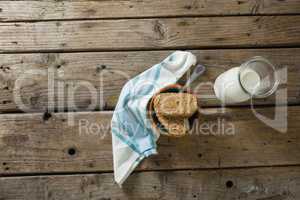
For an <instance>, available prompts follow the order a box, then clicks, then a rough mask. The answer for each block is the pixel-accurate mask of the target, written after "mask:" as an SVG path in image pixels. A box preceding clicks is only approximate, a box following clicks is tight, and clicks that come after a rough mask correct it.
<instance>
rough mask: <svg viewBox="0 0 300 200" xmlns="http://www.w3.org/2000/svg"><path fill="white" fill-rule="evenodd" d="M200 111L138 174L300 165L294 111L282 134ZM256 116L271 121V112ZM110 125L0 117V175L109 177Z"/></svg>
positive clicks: (235, 114)
mask: <svg viewBox="0 0 300 200" xmlns="http://www.w3.org/2000/svg"><path fill="white" fill-rule="evenodd" d="M204 111H205V112H206V114H205V115H204V116H203V115H201V116H200V117H199V118H198V120H196V121H195V124H194V128H193V131H192V132H191V134H189V135H188V136H186V137H184V138H180V139H177V138H167V137H161V138H160V139H159V141H158V147H159V148H158V152H159V155H157V156H153V157H151V158H149V159H147V160H145V162H143V163H142V164H141V165H140V167H139V170H158V169H160V170H165V169H169V170H174V169H196V168H223V167H247V166H277V165H299V164H300V156H299V155H300V149H299V148H298V145H299V142H300V136H299V134H298V133H299V130H300V124H299V120H300V108H299V107H297V106H292V107H289V109H288V130H287V133H280V132H278V131H277V130H275V129H273V128H270V127H268V126H266V125H265V124H264V123H263V122H261V121H260V120H258V119H257V118H256V117H255V116H254V115H253V113H252V111H251V110H249V109H246V108H231V109H227V110H226V112H225V113H223V114H221V113H220V110H218V109H212V108H210V109H205V110H204ZM257 111H258V112H259V113H261V114H263V115H264V116H267V117H272V115H273V114H272V113H273V108H271V107H270V108H263V109H262V108H261V109H257ZM213 112H219V114H213ZM280 114H281V115H282V116H283V115H284V113H280ZM110 120H111V112H79V113H57V114H54V113H52V114H44V115H43V114H7V115H0V150H1V151H0V173H1V174H20V173H21V174H23V173H53V172H95V171H97V172H103V171H104V172H107V171H111V170H112V163H113V162H112V150H111V135H110ZM203 124H204V125H203ZM283 125H284V122H282V121H281V122H276V123H275V126H277V128H284V127H283ZM273 126H274V124H273Z"/></svg>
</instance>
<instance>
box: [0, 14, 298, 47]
mask: <svg viewBox="0 0 300 200" xmlns="http://www.w3.org/2000/svg"><path fill="white" fill-rule="evenodd" d="M299 38H300V15H295V16H252V17H251V16H239V17H205V18H197V17H195V18H164V19H163V18H158V19H120V20H83V21H57V22H55V21H48V22H34V23H29V22H27V23H22V22H20V23H1V24H0V52H1V53H9V52H10V53H12V52H50V51H52V52H53V51H92V50H93V51H95V50H98V51H112V50H114V51H115V50H150V49H188V48H239V47H244V48H245V47H278V46H281V47H288V46H293V47H297V46H299V45H300V39H299Z"/></svg>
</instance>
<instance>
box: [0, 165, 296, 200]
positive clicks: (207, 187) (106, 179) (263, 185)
mask: <svg viewBox="0 0 300 200" xmlns="http://www.w3.org/2000/svg"><path fill="white" fill-rule="evenodd" d="M299 177H300V168H299V167H284V168H282V167H279V168H254V169H234V170H207V171H176V172H172V171H168V172H143V173H135V174H133V175H131V176H130V177H129V179H128V181H127V182H126V183H125V184H124V185H123V188H119V187H118V186H117V185H116V184H115V183H114V181H113V175H112V174H110V173H109V174H87V175H69V176H64V175H61V176H35V177H34V176H28V177H11V178H0V198H2V199H6V200H10V199H14V200H18V199H20V200H21V199H22V200H23V199H30V200H35V199H37V200H40V199H62V200H64V199H74V200H75V199H78V200H81V199H91V200H96V199H111V200H116V199H138V200H140V199H159V200H164V199H165V200H168V199H174V200H176V199H205V200H215V199H219V198H221V199H223V200H231V199H245V200H254V199H262V200H265V199H266V200H267V199H268V200H279V199H280V200H281V199H299V198H300V178H299Z"/></svg>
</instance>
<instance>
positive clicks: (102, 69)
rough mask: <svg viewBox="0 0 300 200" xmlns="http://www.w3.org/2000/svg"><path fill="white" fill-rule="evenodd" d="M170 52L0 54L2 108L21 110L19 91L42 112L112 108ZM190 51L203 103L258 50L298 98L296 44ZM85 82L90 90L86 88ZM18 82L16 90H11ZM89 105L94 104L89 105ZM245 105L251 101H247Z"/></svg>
mask: <svg viewBox="0 0 300 200" xmlns="http://www.w3.org/2000/svg"><path fill="white" fill-rule="evenodd" d="M172 52H173V51H136V52H99V53H57V54H7V55H1V54H0V66H1V67H0V93H1V95H0V112H20V105H19V104H18V105H17V104H16V97H19V95H20V98H21V99H22V102H23V103H24V104H25V105H26V106H27V107H29V108H30V109H31V110H29V111H30V112H44V111H45V110H46V109H47V108H48V109H50V110H57V111H68V110H69V111H73V110H81V111H84V110H94V109H96V110H99V109H100V110H108V109H110V110H112V109H113V108H114V106H115V105H116V102H117V100H118V96H119V93H120V91H121V89H122V87H123V85H124V84H125V83H126V82H127V81H128V79H130V78H132V77H134V76H136V75H138V74H139V73H141V72H143V71H145V70H146V69H148V68H149V67H151V66H152V65H154V64H156V63H159V62H161V61H162V60H163V59H164V58H165V57H166V56H168V55H169V54H171V53H172ZM191 52H192V53H194V54H195V55H196V56H197V59H198V62H199V63H201V64H203V65H205V66H206V67H207V72H206V73H205V74H204V75H203V76H202V77H201V78H199V80H198V82H197V83H196V84H194V85H193V87H192V88H193V89H194V92H195V93H196V94H198V95H199V103H200V105H201V106H219V105H220V103H219V102H218V100H217V99H216V97H215V95H214V91H213V87H212V85H213V83H214V80H215V79H216V77H217V76H218V75H219V74H221V73H223V72H224V71H226V70H227V69H230V68H231V67H235V66H239V65H240V64H241V63H243V62H245V61H246V60H248V59H249V58H251V57H253V56H257V55H260V56H263V57H266V58H267V59H269V60H270V61H271V62H272V63H274V65H275V66H276V67H277V68H279V69H280V68H286V69H287V81H286V83H285V81H283V83H284V84H283V85H282V87H281V88H287V103H289V104H290V105H292V104H299V102H300V99H299V91H300V83H299V80H298V79H299V75H300V71H299V70H300V68H299V63H300V49H299V48H284V49H232V50H193V51H191ZM48 70H50V71H48ZM53 71H54V73H53ZM50 73H53V74H54V79H55V81H54V82H55V91H54V92H53V93H54V99H51V98H48V97H49V94H53V93H51V88H50V89H49V87H48V75H49V74H50ZM282 80H284V79H283V78H282ZM83 83H85V84H83ZM87 83H88V85H89V86H91V88H93V90H90V91H89V90H88V89H87V86H86V85H87ZM200 83H201V85H200ZM19 86H20V88H21V89H20V92H19V93H18V94H19V95H14V91H16V88H17V87H19ZM198 86H199V87H198ZM101 92H102V93H101ZM274 98H275V96H274V95H273V96H271V97H269V98H266V99H261V100H255V101H254V103H255V104H256V105H258V104H259V105H274V103H275V99H274ZM285 100H286V99H285V98H282V97H280V98H279V99H277V103H285ZM92 104H95V105H96V106H94V107H93V106H90V105H92ZM243 105H249V102H246V103H244V104H243ZM88 106H90V108H88ZM25 111H28V110H25Z"/></svg>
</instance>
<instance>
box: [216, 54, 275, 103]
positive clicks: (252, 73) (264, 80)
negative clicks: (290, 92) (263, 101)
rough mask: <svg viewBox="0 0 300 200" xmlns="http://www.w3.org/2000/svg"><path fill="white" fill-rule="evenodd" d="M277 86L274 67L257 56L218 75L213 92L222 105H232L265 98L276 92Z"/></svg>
mask: <svg viewBox="0 0 300 200" xmlns="http://www.w3.org/2000/svg"><path fill="white" fill-rule="evenodd" d="M278 84H279V80H278V77H277V74H276V70H275V67H274V65H272V64H271V63H270V62H269V61H268V60H267V59H265V58H263V57H260V56H257V57H253V58H251V59H250V60H248V61H247V62H245V63H243V64H242V65H241V66H239V67H234V68H231V69H229V70H228V71H226V72H224V73H222V74H221V75H219V76H218V77H217V79H216V81H215V84H214V90H215V94H216V96H217V98H218V99H219V100H221V102H222V103H227V104H232V103H239V102H243V101H247V100H249V99H250V98H251V97H253V98H264V97H267V96H269V95H271V94H272V93H274V92H275V91H276V89H277V87H278Z"/></svg>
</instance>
